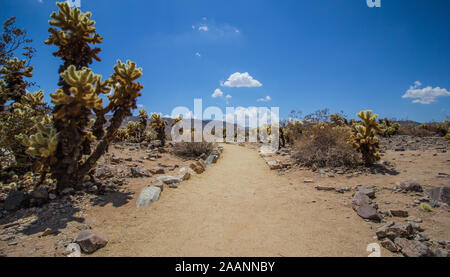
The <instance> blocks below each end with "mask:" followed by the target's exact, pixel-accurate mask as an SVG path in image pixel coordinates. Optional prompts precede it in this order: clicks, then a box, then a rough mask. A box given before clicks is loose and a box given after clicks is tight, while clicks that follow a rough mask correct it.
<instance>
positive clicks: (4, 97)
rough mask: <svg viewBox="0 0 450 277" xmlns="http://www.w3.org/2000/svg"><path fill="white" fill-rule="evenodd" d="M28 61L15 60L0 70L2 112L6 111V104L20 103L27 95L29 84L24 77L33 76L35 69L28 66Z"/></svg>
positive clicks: (9, 61) (7, 62)
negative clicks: (11, 102) (9, 102)
mask: <svg viewBox="0 0 450 277" xmlns="http://www.w3.org/2000/svg"><path fill="white" fill-rule="evenodd" d="M26 62H27V61H26V60H19V59H18V58H13V59H11V60H8V61H6V63H5V65H4V66H2V67H1V68H0V76H1V79H0V111H4V110H5V103H6V102H8V101H10V100H12V101H14V102H19V101H20V100H21V98H22V96H24V95H25V94H26V87H27V85H28V83H27V82H25V81H24V79H23V77H28V78H29V77H32V76H33V67H32V66H27V65H26Z"/></svg>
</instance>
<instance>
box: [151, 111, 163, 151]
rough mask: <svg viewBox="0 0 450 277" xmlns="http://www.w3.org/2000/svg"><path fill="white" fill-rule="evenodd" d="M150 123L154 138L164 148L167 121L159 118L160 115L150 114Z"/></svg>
mask: <svg viewBox="0 0 450 277" xmlns="http://www.w3.org/2000/svg"><path fill="white" fill-rule="evenodd" d="M151 119H152V121H151V123H150V126H151V128H152V129H153V130H155V132H156V137H157V139H158V140H160V141H161V145H162V146H164V145H165V144H166V125H167V120H163V119H162V118H161V114H156V113H154V114H152V118H151Z"/></svg>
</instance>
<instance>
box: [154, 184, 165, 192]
mask: <svg viewBox="0 0 450 277" xmlns="http://www.w3.org/2000/svg"><path fill="white" fill-rule="evenodd" d="M152 186H154V187H157V188H159V189H160V190H161V192H163V190H164V183H163V182H161V181H159V182H158V183H156V184H154V185H152Z"/></svg>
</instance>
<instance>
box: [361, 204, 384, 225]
mask: <svg viewBox="0 0 450 277" xmlns="http://www.w3.org/2000/svg"><path fill="white" fill-rule="evenodd" d="M356 213H357V214H358V215H359V216H360V217H362V218H364V219H369V220H374V221H379V220H380V219H381V218H380V215H379V214H378V212H377V209H375V208H374V207H373V206H372V205H363V206H360V207H359V208H357V209H356Z"/></svg>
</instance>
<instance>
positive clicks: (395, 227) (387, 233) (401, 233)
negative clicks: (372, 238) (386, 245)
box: [376, 222, 414, 240]
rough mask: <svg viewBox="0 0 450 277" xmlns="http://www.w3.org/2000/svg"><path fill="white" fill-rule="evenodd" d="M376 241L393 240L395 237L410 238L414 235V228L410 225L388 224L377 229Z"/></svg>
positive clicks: (405, 223)
mask: <svg viewBox="0 0 450 277" xmlns="http://www.w3.org/2000/svg"><path fill="white" fill-rule="evenodd" d="M376 235H377V237H378V239H383V238H386V237H387V238H389V239H390V240H395V238H397V237H401V238H411V237H412V236H413V235H414V228H413V226H412V224H411V223H409V222H404V223H399V224H388V225H384V226H381V227H379V228H378V229H377V232H376Z"/></svg>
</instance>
